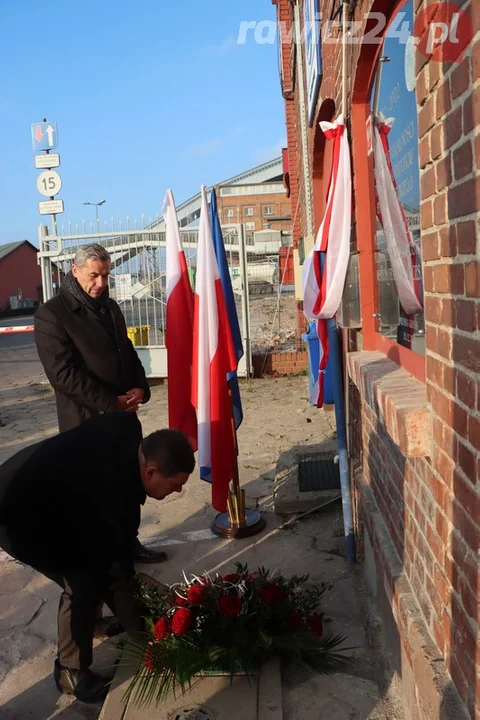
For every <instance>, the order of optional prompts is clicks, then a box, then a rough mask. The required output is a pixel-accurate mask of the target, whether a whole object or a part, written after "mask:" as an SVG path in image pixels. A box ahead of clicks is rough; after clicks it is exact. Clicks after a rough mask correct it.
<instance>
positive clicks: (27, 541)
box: [0, 413, 146, 577]
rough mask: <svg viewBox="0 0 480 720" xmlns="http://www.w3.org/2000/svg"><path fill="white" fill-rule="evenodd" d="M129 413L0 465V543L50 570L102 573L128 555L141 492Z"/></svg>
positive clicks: (129, 563)
mask: <svg viewBox="0 0 480 720" xmlns="http://www.w3.org/2000/svg"><path fill="white" fill-rule="evenodd" d="M141 439H142V429H141V425H140V422H139V420H138V418H137V416H136V415H135V414H134V413H112V414H109V415H101V416H96V417H93V418H91V419H90V420H87V421H86V422H84V423H82V424H81V425H79V426H78V427H77V428H74V429H73V430H69V431H68V432H65V433H60V434H59V435H56V436H55V437H52V438H49V439H48V440H44V441H43V442H41V443H37V444H35V445H31V446H30V447H27V448H25V449H24V450H21V451H20V452H19V453H17V454H16V455H14V456H13V457H12V458H10V459H9V460H7V462H6V463H4V464H3V465H1V466H0V547H3V549H4V550H6V552H8V553H10V554H11V555H13V557H15V558H17V559H18V560H20V561H21V562H23V563H26V564H27V565H31V566H32V567H34V568H36V569H38V570H40V571H45V572H47V573H48V572H50V573H59V572H60V573H64V572H66V571H72V570H87V571H88V572H90V573H92V574H97V573H98V576H99V577H100V576H101V577H105V576H106V575H108V574H109V573H111V572H113V570H112V568H115V567H119V566H121V567H122V568H123V570H124V571H125V573H126V574H127V575H131V574H133V553H134V543H135V539H136V534H137V531H138V527H139V524H140V506H141V505H142V504H143V503H144V502H145V499H146V496H145V491H144V488H143V485H142V482H141V479H140V471H139V464H138V448H139V445H140V443H141Z"/></svg>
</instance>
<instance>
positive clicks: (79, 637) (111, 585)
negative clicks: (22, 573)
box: [40, 568, 143, 670]
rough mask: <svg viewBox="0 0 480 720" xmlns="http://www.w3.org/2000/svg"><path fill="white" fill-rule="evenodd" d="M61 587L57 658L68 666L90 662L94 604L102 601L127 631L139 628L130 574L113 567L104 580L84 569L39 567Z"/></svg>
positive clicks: (139, 615)
mask: <svg viewBox="0 0 480 720" xmlns="http://www.w3.org/2000/svg"><path fill="white" fill-rule="evenodd" d="M40 572H42V573H43V575H46V577H48V578H50V579H51V580H53V581H54V582H56V583H57V584H58V585H60V587H61V588H62V589H63V593H62V595H61V597H60V604H59V608H58V660H59V663H60V665H62V666H63V667H67V668H70V669H72V670H78V669H81V668H87V667H89V666H90V665H91V663H92V649H93V634H94V626H95V620H96V617H97V614H98V612H97V611H98V606H99V604H101V603H106V604H107V605H108V607H109V608H110V610H111V611H112V613H113V614H114V615H115V616H116V617H117V620H118V621H119V623H120V624H121V625H122V626H123V627H124V628H125V630H127V631H128V632H129V633H131V634H135V633H136V632H140V631H141V630H142V629H143V623H142V619H141V616H142V609H141V607H140V606H139V605H138V603H137V601H136V600H135V597H134V595H133V592H132V589H131V583H132V580H133V576H131V577H128V576H127V575H125V573H124V572H123V571H122V570H120V568H117V569H116V572H115V573H114V574H113V576H112V575H110V576H109V577H108V578H107V579H106V580H103V578H99V577H97V576H95V574H92V573H89V572H87V571H71V572H66V573H64V574H63V575H61V574H56V573H49V572H45V571H43V570H40Z"/></svg>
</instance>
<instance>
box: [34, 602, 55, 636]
mask: <svg viewBox="0 0 480 720" xmlns="http://www.w3.org/2000/svg"><path fill="white" fill-rule="evenodd" d="M57 616H58V602H55V601H54V600H51V601H50V602H45V603H44V605H43V607H42V608H41V610H40V612H39V613H38V615H37V617H36V618H35V620H34V621H33V622H32V623H31V624H30V625H29V626H28V629H29V630H30V631H31V632H33V633H35V635H38V636H39V637H42V638H45V640H50V641H52V642H56V640H57V637H58V631H57Z"/></svg>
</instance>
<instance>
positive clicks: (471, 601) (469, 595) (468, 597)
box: [461, 582, 478, 622]
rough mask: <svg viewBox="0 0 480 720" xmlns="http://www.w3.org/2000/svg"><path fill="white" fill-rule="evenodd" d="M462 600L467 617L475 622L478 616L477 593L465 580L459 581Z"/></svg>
mask: <svg viewBox="0 0 480 720" xmlns="http://www.w3.org/2000/svg"><path fill="white" fill-rule="evenodd" d="M461 593H462V602H463V607H464V609H465V612H466V613H467V615H468V616H469V617H471V618H472V620H474V621H475V622H477V617H478V599H477V595H476V594H474V593H473V592H472V591H471V590H470V588H469V587H468V585H467V583H466V582H462V583H461Z"/></svg>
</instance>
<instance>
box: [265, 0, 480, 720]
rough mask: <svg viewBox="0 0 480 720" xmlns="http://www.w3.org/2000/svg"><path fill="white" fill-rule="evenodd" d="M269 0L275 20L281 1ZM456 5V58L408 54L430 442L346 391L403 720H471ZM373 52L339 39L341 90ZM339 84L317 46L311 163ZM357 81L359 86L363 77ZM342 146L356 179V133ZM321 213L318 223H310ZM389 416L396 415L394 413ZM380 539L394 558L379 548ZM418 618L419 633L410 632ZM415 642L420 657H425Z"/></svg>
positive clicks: (476, 143)
mask: <svg viewBox="0 0 480 720" xmlns="http://www.w3.org/2000/svg"><path fill="white" fill-rule="evenodd" d="M275 4H276V5H277V10H278V14H279V17H280V18H283V19H285V18H286V16H287V14H289V13H290V4H289V2H288V0H278V1H277V2H276V3H275ZM331 4H332V3H331V2H330V1H328V0H325V2H322V13H323V16H324V17H325V16H327V17H328V16H329V15H330V10H331ZM430 5H432V2H430V1H427V0H415V2H414V6H415V11H416V12H417V13H418V12H419V11H421V10H422V9H424V8H425V7H427V6H430ZM457 5H459V6H460V7H462V9H463V10H464V11H465V12H466V13H467V14H468V15H469V17H470V18H471V19H472V22H473V27H474V33H475V34H474V39H473V42H472V44H471V46H470V47H469V48H468V49H467V51H466V52H465V53H464V55H463V58H461V60H460V62H457V63H444V64H441V63H438V62H435V61H430V62H427V60H426V59H425V58H423V59H422V58H421V56H420V59H417V75H418V77H417V103H418V113H419V122H418V126H419V155H420V176H421V226H422V253H423V272H424V286H425V322H426V358H425V363H426V385H422V384H421V383H417V381H412V382H414V383H416V386H417V389H415V386H412V388H413V389H410V390H409V393H410V394H409V396H408V398H407V401H411V402H412V403H413V396H415V397H416V398H417V400H418V399H419V398H420V400H419V402H420V403H421V407H420V410H419V412H420V413H421V416H422V422H424V421H425V417H427V425H428V432H427V430H425V428H424V430H425V432H426V433H427V435H426V437H425V438H423V440H424V441H425V440H428V442H427V443H426V446H427V450H425V449H424V451H423V455H422V456H419V457H411V456H409V454H408V448H407V447H406V446H407V445H408V443H406V442H405V443H403V442H402V440H401V439H400V437H399V436H395V431H394V430H392V427H395V422H393V421H392V423H390V427H387V426H388V425H389V421H388V420H387V418H386V415H385V414H384V412H383V410H382V405H381V404H379V403H378V402H373V403H369V402H368V401H367V398H366V394H365V391H364V388H363V389H362V387H361V386H360V388H359V390H360V392H355V393H353V394H352V398H353V400H352V402H354V403H356V404H355V407H351V412H350V414H351V417H355V418H356V419H358V427H357V431H358V432H356V437H357V440H356V442H357V443H358V445H359V447H358V448H357V447H356V448H354V450H355V455H356V457H357V455H358V463H357V467H359V468H360V473H359V474H358V476H357V477H358V478H359V479H358V487H357V488H356V490H357V492H356V493H355V496H356V497H358V498H359V507H358V513H359V514H358V521H357V522H358V530H359V532H361V531H362V526H363V524H365V526H366V527H367V529H368V532H369V534H370V540H371V542H372V544H373V545H374V556H375V563H376V570H377V573H378V578H379V583H382V587H383V594H381V597H382V598H384V600H382V601H381V603H380V604H381V609H382V610H385V608H386V607H387V605H388V608H389V612H390V613H391V618H393V620H392V622H393V623H394V624H395V635H396V642H398V644H399V647H400V650H401V651H400V650H399V653H400V655H401V657H402V665H401V670H402V673H403V680H404V682H405V683H406V685H408V683H410V686H409V687H410V689H411V693H410V692H409V691H408V690H407V691H406V692H407V695H408V698H409V701H408V703H407V705H408V710H409V712H410V717H411V718H412V720H413V718H414V719H415V720H417V718H425V719H427V718H431V719H432V720H436V718H438V717H440V716H441V717H445V718H446V717H455V718H456V717H463V712H464V711H465V709H467V710H468V713H469V715H470V717H472V718H475V717H476V718H480V664H479V658H480V653H479V638H478V622H479V613H478V594H479V588H478V580H479V577H480V574H479V569H480V567H479V562H478V549H479V539H480V538H479V530H480V498H479V471H480V391H479V378H480V331H479V315H480V260H479V258H480V240H479V238H480V228H479V213H480V175H479V171H480V132H479V130H480V4H479V3H478V2H477V0H469V1H468V2H463V0H457ZM398 6H399V2H395V0H375V1H374V0H361V1H360V2H357V3H356V7H355V11H354V16H353V19H354V20H356V21H361V22H363V20H364V18H365V16H366V13H368V11H369V10H370V9H373V10H374V11H377V12H384V13H385V14H386V15H387V17H388V16H389V15H390V14H391V13H392V12H393V10H394V9H395V7H398ZM364 29H365V25H364ZM376 50H377V48H376V47H371V48H364V47H363V48H362V46H361V45H360V44H356V45H355V44H354V45H352V46H351V47H349V49H348V78H349V98H350V97H351V96H352V88H353V86H354V83H355V82H356V80H357V78H356V72H357V62H358V60H359V56H360V52H362V53H364V55H363V56H362V57H363V58H364V57H365V53H367V55H368V53H370V55H371V58H372V61H373V58H374V56H375V52H376ZM287 54H288V56H289V53H284V56H285V55H287ZM363 72H364V71H363ZM340 78H341V45H340V43H338V45H337V44H324V46H323V79H322V85H321V90H320V97H319V100H318V104H317V114H316V119H315V123H314V126H313V128H311V129H309V131H308V146H309V159H310V165H311V167H312V169H313V171H317V170H318V163H319V162H320V161H321V160H320V159H319V158H318V157H316V154H317V153H318V150H319V148H320V150H321V147H322V143H321V142H320V141H319V137H318V135H317V133H318V130H317V126H318V119H319V118H320V117H323V116H322V108H325V106H326V103H328V102H329V103H330V107H332V106H333V107H336V108H337V110H336V113H337V112H338V111H339V108H340V97H341V85H340ZM361 79H362V81H363V82H364V83H368V82H369V76H368V73H365V75H364V77H362V78H361ZM292 104H293V108H292ZM286 118H287V135H288V142H289V153H290V164H291V181H292V186H293V184H294V183H295V182H296V200H293V197H292V212H293V215H294V216H295V217H296V221H295V225H294V228H293V235H294V242H297V241H298V238H300V237H302V236H304V235H305V234H306V213H305V187H304V180H303V169H302V161H301V150H302V145H301V133H300V108H299V102H298V92H297V93H296V94H295V95H294V97H293V100H292V97H290V98H289V99H288V100H287V101H286ZM353 132H354V130H353V129H352V135H353ZM320 140H321V139H320ZM352 141H353V145H352V147H353V172H354V180H355V173H356V171H357V162H358V158H357V157H356V156H355V152H356V142H355V137H354V136H353V137H352ZM295 173H296V177H295ZM354 184H355V183H354ZM355 187H356V185H355ZM296 206H298V209H297V211H296V210H295V208H296ZM320 221H321V217H317V216H315V217H314V224H315V229H317V228H318V225H319V223H320ZM300 309H301V308H300ZM299 322H300V317H299ZM350 340H353V338H350ZM349 344H350V346H351V347H352V343H351V342H349ZM355 345H356V338H355ZM360 347H361V345H360ZM374 372H375V371H374ZM377 380H378V378H377ZM404 383H405V381H404V380H402V379H401V378H400V379H397V380H394V381H393V380H392V383H391V385H390V389H389V391H388V392H387V391H386V390H382V391H381V392H382V393H383V395H382V398H383V400H382V402H384V403H385V405H384V407H385V408H390V409H389V410H388V413H390V414H392V413H393V415H394V416H395V412H396V411H395V412H394V411H393V410H392V407H393V405H392V403H394V399H393V398H392V394H391V393H392V388H393V387H396V388H397V390H398V391H399V393H400V396H401V395H402V394H403V395H404V394H405V387H406V385H405V384H404ZM387 385H388V383H387ZM379 392H380V391H379ZM404 399H405V398H404ZM407 404H408V403H407ZM416 409H417V410H418V407H417V408H416ZM405 412H406V413H408V412H409V411H408V408H407V409H404V410H403V411H402V413H405ZM385 413H387V410H385ZM425 413H427V415H426V414H425ZM395 417H397V419H398V418H401V419H402V422H403V420H405V417H404V414H401V415H398V416H395ZM394 419H395V418H394ZM414 420H415V419H413V421H414ZM397 425H398V423H397ZM394 438H395V439H394ZM362 498H363V499H362ZM365 498H367V499H365ZM381 528H383V529H381ZM382 533H383V534H382ZM359 544H360V545H361V543H359ZM387 544H391V548H392V554H391V557H390V559H389V558H388V557H387V555H386V552H385V551H384V548H385V546H386V545H387ZM392 558H394V560H393V561H392ZM389 562H391V567H393V568H394V569H393V570H392V569H391V567H390V566H389ZM402 598H403V601H402ZM406 599H408V602H407V600H406ZM402 602H403V606H402ZM409 603H410V604H409ZM407 606H408V611H407V610H405V608H407ZM402 607H403V609H402ZM385 614H386V610H385V613H384V612H382V617H385ZM409 617H410V620H408V618H409ZM412 618H414V620H412ZM386 622H387V623H388V622H389V621H386ZM412 623H413V624H412ZM414 625H415V628H417V629H418V628H422V630H421V633H420V634H418V633H417V630H415V632H414ZM418 632H420V631H418ZM416 633H417V635H416ZM420 635H421V637H422V638H423V640H422V641H421V642H420V641H418V637H420ZM412 637H417V640H415V642H414V641H412ZM414 645H415V647H414ZM419 648H421V649H423V652H424V655H425V657H424V658H423V660H422V662H420V661H419V656H418V654H419V652H420V650H419ZM439 658H441V659H442V663H439V662H438V659H439ZM423 661H425V662H423ZM435 663H436V665H435ZM440 667H442V668H443V669H444V671H445V675H444V676H443V684H442V683H441V682H440V681H439V680H438V677H439V673H440ZM435 673H437V675H435ZM452 683H453V685H452ZM452 688H454V689H455V690H456V691H458V694H459V696H460V698H461V707H460V706H458V707H457V709H456V710H455V711H454V714H453V715H451V714H448V713H449V712H451V711H450V710H448V708H446V707H445V705H444V704H442V703H443V700H442V693H444V694H445V695H447V694H449V693H450V690H451V689H452ZM435 694H436V695H437V696H438V697H437V699H436V700H435V699H434V696H435ZM452 702H453V701H452ZM436 703H437V704H436ZM452 707H453V705H452ZM459 708H460V709H459Z"/></svg>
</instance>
